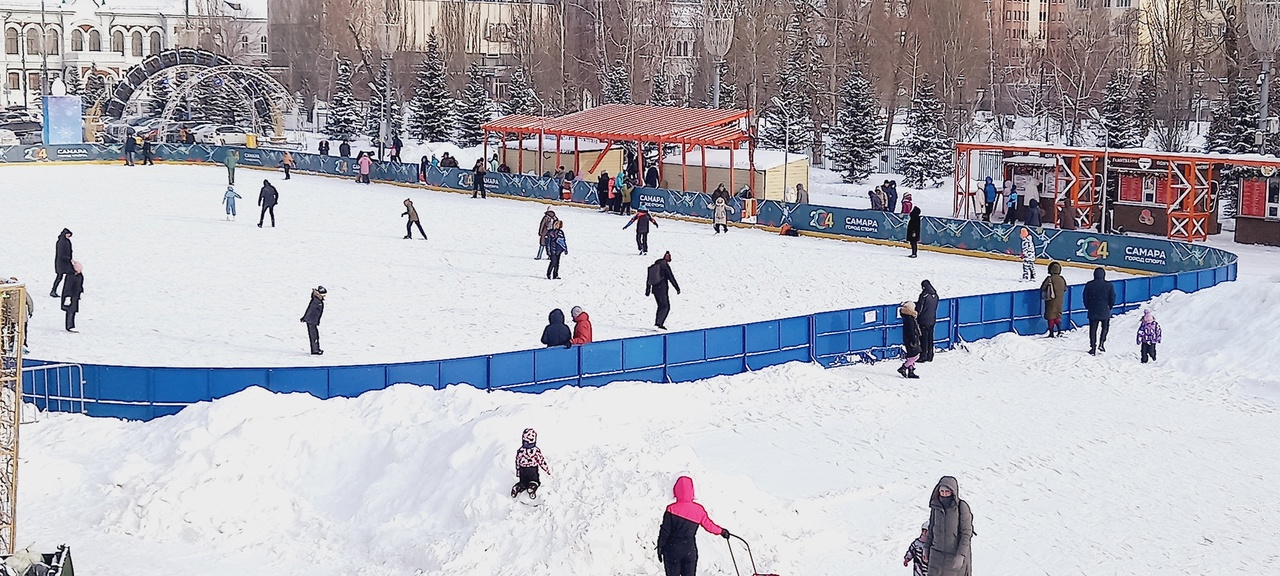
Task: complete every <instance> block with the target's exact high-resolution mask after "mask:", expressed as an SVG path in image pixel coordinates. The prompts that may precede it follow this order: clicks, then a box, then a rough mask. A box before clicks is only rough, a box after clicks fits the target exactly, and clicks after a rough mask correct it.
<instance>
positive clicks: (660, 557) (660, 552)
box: [658, 550, 662, 562]
mask: <svg viewBox="0 0 1280 576" xmlns="http://www.w3.org/2000/svg"><path fill="white" fill-rule="evenodd" d="M658 562H662V551H661V550H659V551H658Z"/></svg>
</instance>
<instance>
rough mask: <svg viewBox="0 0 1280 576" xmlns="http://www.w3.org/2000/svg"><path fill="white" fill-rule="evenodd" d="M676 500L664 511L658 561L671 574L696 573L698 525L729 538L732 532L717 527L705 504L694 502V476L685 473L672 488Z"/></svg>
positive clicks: (687, 574) (684, 574)
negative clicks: (704, 506)
mask: <svg viewBox="0 0 1280 576" xmlns="http://www.w3.org/2000/svg"><path fill="white" fill-rule="evenodd" d="M671 493H672V495H673V496H675V498H676V501H675V502H673V503H671V504H669V505H667V509H666V511H665V512H663V513H662V526H661V527H659V528H658V561H659V562H661V563H662V568H663V570H664V571H665V572H666V575H667V576H694V575H695V574H696V573H697V571H698V541H697V535H698V527H699V526H701V527H702V529H703V530H706V531H707V532H710V533H712V534H714V535H716V536H720V537H721V538H724V539H725V540H728V539H729V536H730V534H729V531H728V530H725V529H724V528H721V527H720V526H717V525H716V523H715V522H712V521H711V516H709V515H707V510H706V509H705V508H703V507H702V505H701V504H698V503H697V502H694V501H693V500H694V495H693V479H692V478H690V477H688V476H681V477H679V478H677V479H676V485H675V486H674V487H673V488H672V489H671Z"/></svg>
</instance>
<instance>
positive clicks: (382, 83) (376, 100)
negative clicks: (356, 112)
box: [364, 58, 449, 146]
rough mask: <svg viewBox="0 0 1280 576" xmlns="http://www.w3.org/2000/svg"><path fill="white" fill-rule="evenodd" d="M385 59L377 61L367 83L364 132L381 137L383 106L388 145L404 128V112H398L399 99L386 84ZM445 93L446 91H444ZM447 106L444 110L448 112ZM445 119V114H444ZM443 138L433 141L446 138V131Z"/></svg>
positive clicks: (392, 88)
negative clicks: (367, 106) (387, 123)
mask: <svg viewBox="0 0 1280 576" xmlns="http://www.w3.org/2000/svg"><path fill="white" fill-rule="evenodd" d="M388 78H389V76H388V74H387V60H386V59H385V58H384V59H382V61H381V62H379V66H378V73H377V75H376V76H374V78H373V81H372V82H370V83H369V115H368V116H366V117H365V126H364V127H365V134H367V135H368V136H369V137H370V138H373V139H375V140H376V139H378V138H381V137H382V114H383V108H384V107H385V108H386V110H387V114H388V116H389V120H390V123H389V125H388V128H389V130H390V132H388V133H387V140H388V141H387V145H388V146H390V145H391V143H390V140H391V137H392V136H395V135H396V134H399V133H400V131H401V130H403V129H404V114H401V113H400V101H399V99H398V98H396V93H395V88H394V87H391V88H390V89H389V88H388V86H387V83H386V82H387V79H388ZM446 94H447V92H446ZM448 110H449V109H448V107H446V108H445V112H446V113H447V112H448ZM446 120H447V116H446ZM444 136H445V137H444V138H441V139H440V140H433V142H441V141H444V140H445V139H447V138H448V132H447V131H446V132H445V134H444Z"/></svg>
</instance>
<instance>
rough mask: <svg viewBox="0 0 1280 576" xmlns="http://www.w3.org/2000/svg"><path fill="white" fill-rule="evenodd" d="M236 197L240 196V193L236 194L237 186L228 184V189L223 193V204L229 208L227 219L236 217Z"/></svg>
mask: <svg viewBox="0 0 1280 576" xmlns="http://www.w3.org/2000/svg"><path fill="white" fill-rule="evenodd" d="M236 198H240V195H239V194H236V187H235V186H227V191H226V192H225V193H223V194H222V204H223V206H225V207H226V209H227V220H230V219H232V218H235V217H236Z"/></svg>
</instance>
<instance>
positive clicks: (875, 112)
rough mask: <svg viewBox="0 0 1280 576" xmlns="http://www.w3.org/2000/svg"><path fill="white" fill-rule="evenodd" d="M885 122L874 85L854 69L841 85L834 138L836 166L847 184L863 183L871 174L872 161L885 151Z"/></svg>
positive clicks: (832, 137)
mask: <svg viewBox="0 0 1280 576" xmlns="http://www.w3.org/2000/svg"><path fill="white" fill-rule="evenodd" d="M883 134H884V120H883V119H882V118H880V106H879V104H878V103H877V102H876V97H875V94H873V93H872V91H871V83H870V82H868V81H867V79H866V77H865V76H863V75H862V72H861V71H859V70H854V71H853V73H851V74H849V77H848V78H847V79H846V80H845V81H844V84H842V85H841V86H840V110H839V112H837V114H836V124H835V128H834V129H833V130H832V134H831V139H832V143H833V144H834V146H833V148H834V151H835V154H834V156H835V161H836V167H837V169H839V170H842V171H843V172H844V181H845V182H850V183H852V182H861V181H862V180H863V179H865V178H866V177H867V176H868V175H870V174H871V162H872V160H873V159H875V158H876V157H877V156H879V155H880V150H881V149H882V148H883V145H882V143H881V136H882V135H883Z"/></svg>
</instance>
